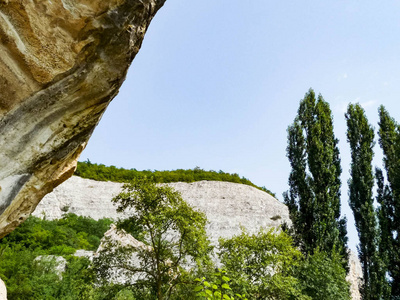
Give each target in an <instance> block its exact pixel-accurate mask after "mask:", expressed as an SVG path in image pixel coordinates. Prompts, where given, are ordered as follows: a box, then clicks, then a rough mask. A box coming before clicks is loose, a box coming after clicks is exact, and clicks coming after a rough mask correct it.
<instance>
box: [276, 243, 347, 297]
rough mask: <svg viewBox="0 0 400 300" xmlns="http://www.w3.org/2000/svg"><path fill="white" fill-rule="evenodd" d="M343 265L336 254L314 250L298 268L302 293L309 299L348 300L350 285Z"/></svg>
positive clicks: (340, 257) (339, 256) (340, 258)
mask: <svg viewBox="0 0 400 300" xmlns="http://www.w3.org/2000/svg"><path fill="white" fill-rule="evenodd" d="M343 264H344V262H343V258H342V256H341V255H339V254H338V253H335V252H333V253H332V252H330V253H329V254H327V253H326V252H322V251H319V249H316V250H315V251H314V254H313V255H310V256H308V257H307V259H305V260H304V261H303V262H302V263H300V264H299V266H298V270H297V278H298V280H299V282H300V284H301V287H302V291H303V293H304V294H306V295H308V296H309V297H310V299H324V300H337V299H340V300H350V299H351V297H350V292H349V287H350V284H349V283H348V282H347V281H346V270H345V269H344V268H343ZM277 299H279V298H277Z"/></svg>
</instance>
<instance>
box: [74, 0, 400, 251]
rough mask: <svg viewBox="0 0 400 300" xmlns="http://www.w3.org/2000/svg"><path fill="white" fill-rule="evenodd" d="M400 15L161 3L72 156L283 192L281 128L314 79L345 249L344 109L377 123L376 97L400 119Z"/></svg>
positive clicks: (343, 4)
mask: <svg viewBox="0 0 400 300" xmlns="http://www.w3.org/2000/svg"><path fill="white" fill-rule="evenodd" d="M399 12H400V2H399V1H390V0H388V1H384V2H378V1H369V0H368V1H353V0H347V1H344V0H342V1H341V0H335V1H316V0H315V1H267V0H251V1H232V0H229V1H228V0H217V1H216V0H212V1H211V0H191V1H182V0H167V2H166V4H165V6H164V7H163V8H162V9H161V10H160V11H159V13H158V14H157V15H156V17H155V18H154V20H153V22H152V24H151V25H150V28H149V30H148V32H147V34H146V37H145V40H144V42H143V46H142V49H141V50H140V52H139V54H138V55H137V57H136V58H135V60H134V62H133V63H132V66H131V68H130V71H129V74H128V76H127V79H126V81H125V83H124V84H123V86H122V88H121V90H120V92H119V95H118V96H117V97H116V98H115V99H114V101H113V102H112V103H111V104H110V106H109V108H108V110H107V111H106V113H105V114H104V116H103V118H102V120H101V122H100V124H99V126H98V127H97V128H96V130H95V132H94V134H93V136H92V138H91V140H90V141H89V144H88V146H87V148H86V149H85V150H84V152H83V153H82V155H81V160H82V161H83V160H86V159H88V158H89V159H90V160H91V161H92V162H97V163H103V164H106V165H115V166H117V167H124V168H136V169H138V170H143V169H151V170H154V169H156V170H171V169H178V168H194V167H196V166H199V167H201V168H203V169H207V170H216V171H218V170H223V171H225V172H231V173H238V174H240V175H241V176H244V177H246V178H248V179H250V180H251V181H253V182H254V183H255V184H257V185H260V186H266V187H267V188H268V189H270V190H271V191H273V192H275V193H276V194H277V197H278V198H279V199H280V200H281V199H282V192H284V191H285V190H286V189H287V178H288V175H289V172H290V168H289V162H288V160H287V158H286V152H285V149H286V143H287V141H286V137H287V135H286V129H287V127H288V125H289V124H290V123H291V122H292V121H293V119H294V117H295V115H296V112H297V108H298V104H299V101H300V100H301V99H302V98H303V97H304V94H305V93H306V92H307V91H308V89H309V88H310V87H312V88H313V89H314V90H315V92H316V93H317V94H318V93H321V94H322V96H323V97H324V99H325V100H326V101H327V102H329V103H330V105H331V109H332V112H333V115H334V124H335V133H336V136H337V137H338V138H339V140H340V149H341V157H342V168H343V176H342V185H343V189H342V203H343V213H344V214H345V215H346V216H347V218H348V219H349V223H350V226H349V234H350V246H351V248H353V249H354V248H355V243H356V240H357V239H356V236H357V234H356V231H355V229H354V226H352V225H351V224H352V223H353V222H354V221H353V219H352V213H351V210H350V209H349V208H348V205H347V199H348V197H347V179H348V173H349V164H350V158H349V156H350V152H349V147H348V145H347V143H346V137H345V131H346V124H345V119H344V112H345V110H346V106H347V104H348V103H349V102H353V103H354V102H359V103H360V104H362V105H363V106H364V108H365V110H366V113H367V116H368V118H369V121H370V122H371V123H372V124H373V125H374V126H375V127H377V108H378V106H379V105H380V104H383V105H385V107H386V108H387V110H388V111H389V112H390V114H391V115H392V116H393V117H394V118H395V119H396V120H399V121H400V110H399V107H400V104H399V103H400V102H399V100H400V60H399V56H400V54H399V53H400V39H399V38H398V36H399V31H400V19H399V17H398V16H399V15H400V14H399ZM376 152H377V153H376V158H375V162H374V163H375V165H378V166H381V159H382V156H381V154H380V149H379V148H377V150H376Z"/></svg>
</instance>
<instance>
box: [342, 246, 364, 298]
mask: <svg viewBox="0 0 400 300" xmlns="http://www.w3.org/2000/svg"><path fill="white" fill-rule="evenodd" d="M349 265H350V271H349V274H347V277H346V279H347V281H348V282H350V284H351V285H350V292H351V299H353V300H361V294H360V290H359V286H360V285H361V283H362V278H361V277H362V268H361V263H360V261H359V260H358V257H357V254H356V253H354V252H352V251H350V256H349Z"/></svg>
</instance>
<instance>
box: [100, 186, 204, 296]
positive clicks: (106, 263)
mask: <svg viewBox="0 0 400 300" xmlns="http://www.w3.org/2000/svg"><path fill="white" fill-rule="evenodd" d="M113 202H114V203H116V204H117V205H118V208H117V211H118V212H128V213H129V214H130V216H129V217H128V218H127V219H124V220H123V221H120V222H119V223H118V227H119V228H121V229H125V230H126V231H127V232H128V233H131V234H134V235H136V238H137V239H139V240H141V241H142V242H143V243H144V244H145V245H144V246H139V247H132V246H129V245H127V246H121V245H117V244H115V243H113V242H112V241H109V243H108V245H105V247H104V249H103V250H102V251H101V252H100V255H99V257H98V258H96V259H95V260H94V264H95V268H96V270H97V272H98V274H99V275H100V276H101V277H102V278H103V279H104V280H105V281H108V280H109V279H110V278H112V267H117V268H118V272H119V274H123V275H124V276H125V277H126V278H127V280H126V282H125V285H127V286H129V285H134V286H135V287H136V288H137V289H138V290H141V291H142V293H141V296H140V299H147V297H148V296H150V298H151V299H154V298H157V299H169V298H170V297H171V295H174V293H175V291H176V287H177V286H179V285H183V284H185V283H186V282H188V278H190V272H193V271H194V270H195V269H196V266H198V268H200V266H209V265H210V264H211V261H210V257H209V255H208V254H209V253H210V251H211V250H212V248H211V247H210V244H209V241H208V238H207V236H206V231H205V228H204V227H205V224H206V221H207V219H206V217H205V215H204V213H201V212H198V211H195V210H194V209H193V208H192V207H190V206H189V205H188V204H187V203H186V202H185V201H184V200H183V199H182V198H181V196H180V194H179V193H178V192H176V191H174V190H173V189H172V188H171V187H168V186H157V185H156V184H155V183H153V182H151V181H149V180H147V179H140V180H134V181H133V182H132V183H131V184H127V185H125V186H124V190H123V192H122V193H120V194H119V195H118V196H117V197H115V198H114V199H113ZM132 256H135V257H136V258H137V259H135V260H132V259H131V258H132ZM185 266H191V267H192V268H191V271H188V270H186V268H185ZM198 268H197V269H198Z"/></svg>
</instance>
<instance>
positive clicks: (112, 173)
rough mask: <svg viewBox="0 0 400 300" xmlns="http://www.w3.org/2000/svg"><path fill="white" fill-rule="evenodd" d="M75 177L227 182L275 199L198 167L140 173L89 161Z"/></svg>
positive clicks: (242, 180) (237, 180)
mask: <svg viewBox="0 0 400 300" xmlns="http://www.w3.org/2000/svg"><path fill="white" fill-rule="evenodd" d="M75 175H77V176H80V177H82V178H89V179H94V180H98V181H114V182H130V181H132V180H134V179H139V178H144V177H146V178H150V179H151V180H152V181H154V182H155V183H169V182H195V181H201V180H209V181H226V182H235V183H242V184H247V185H250V186H252V187H255V188H257V189H260V190H262V191H264V192H267V193H268V194H270V195H272V196H274V197H275V194H274V193H272V192H271V191H269V190H268V189H267V188H266V187H259V186H256V185H255V184H253V183H252V182H251V181H250V180H248V179H247V178H244V177H240V176H239V175H238V174H236V173H235V174H230V173H225V172H223V171H219V172H216V171H205V170H203V169H200V168H199V167H196V168H194V169H189V170H183V169H178V170H173V171H157V170H154V171H151V170H144V171H138V170H136V169H130V170H127V169H123V168H117V167H115V166H110V167H107V166H105V165H103V164H93V163H91V162H90V161H89V160H87V161H86V162H78V166H77V168H76V171H75Z"/></svg>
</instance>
